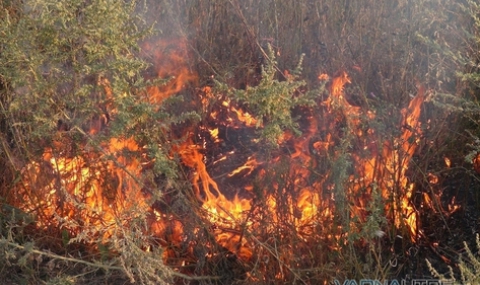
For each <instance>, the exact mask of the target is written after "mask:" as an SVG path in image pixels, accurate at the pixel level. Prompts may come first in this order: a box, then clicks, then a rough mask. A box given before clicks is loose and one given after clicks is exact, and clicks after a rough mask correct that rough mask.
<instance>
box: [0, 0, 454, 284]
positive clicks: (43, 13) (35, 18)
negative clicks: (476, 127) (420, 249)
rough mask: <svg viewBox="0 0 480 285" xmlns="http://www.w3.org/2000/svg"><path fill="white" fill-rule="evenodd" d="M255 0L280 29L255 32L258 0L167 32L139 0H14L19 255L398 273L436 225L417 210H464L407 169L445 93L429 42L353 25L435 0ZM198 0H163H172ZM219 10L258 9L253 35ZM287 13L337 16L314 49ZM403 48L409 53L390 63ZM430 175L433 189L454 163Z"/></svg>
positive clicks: (11, 87)
mask: <svg viewBox="0 0 480 285" xmlns="http://www.w3.org/2000/svg"><path fill="white" fill-rule="evenodd" d="M247 2H248V5H250V6H251V7H257V8H258V9H260V10H259V11H264V12H265V14H264V15H265V16H266V18H265V21H267V22H268V23H269V24H268V25H267V26H261V25H260V24H259V26H256V27H253V28H251V29H250V27H251V26H250V21H254V22H256V21H255V17H256V16H255V14H254V13H252V12H251V11H250V10H248V7H250V6H248V5H247V4H245V5H246V6H245V5H244V6H242V5H240V3H239V2H238V1H212V2H211V3H210V4H211V5H207V4H208V3H207V2H205V1H198V2H197V3H194V4H190V6H188V8H189V9H186V11H188V13H187V12H186V13H185V15H184V14H182V15H184V16H185V17H186V18H188V21H187V22H188V25H191V27H192V29H191V30H192V31H194V32H195V33H198V35H197V36H201V35H202V34H203V33H207V34H206V36H205V37H198V38H193V39H192V38H191V35H189V34H187V33H186V32H185V30H179V31H171V34H170V35H168V36H162V37H158V36H152V33H151V32H152V31H151V29H149V28H148V27H146V26H144V25H143V23H142V18H141V17H142V16H141V15H143V14H138V13H139V10H141V8H142V6H141V5H137V3H135V2H121V1H120V2H118V1H109V0H99V1H90V2H85V1H55V2H49V1H45V0H35V1H30V2H28V3H25V4H21V3H20V2H15V1H14V2H12V3H8V4H4V3H2V4H1V5H3V7H4V8H5V9H3V10H2V12H1V13H3V14H2V16H4V17H3V18H4V20H2V30H0V31H1V32H2V34H3V35H5V38H4V39H3V40H1V42H0V44H1V45H0V52H1V55H0V59H1V61H2V63H3V62H4V63H5V64H3V65H1V67H0V70H1V74H2V77H1V83H2V85H1V86H0V87H1V88H2V89H1V92H2V98H1V99H2V101H1V103H2V105H1V107H2V113H1V115H2V120H3V121H4V122H5V123H2V124H1V125H0V127H1V128H3V129H2V131H3V134H2V137H1V142H2V148H1V151H2V152H1V153H0V155H1V157H2V158H3V159H4V162H2V163H3V165H4V166H5V170H4V174H5V175H4V178H3V180H2V182H3V185H2V189H1V190H2V192H1V193H2V195H1V197H2V200H1V202H2V208H1V216H0V217H2V220H1V221H0V222H1V223H2V226H4V228H5V230H2V231H0V234H1V237H2V239H1V242H0V244H1V246H2V249H3V250H4V251H3V253H2V254H3V257H4V258H5V260H7V262H8V263H9V265H8V266H11V267H12V268H16V269H18V270H19V271H20V270H24V269H25V268H27V269H28V268H31V266H32V265H31V264H36V265H37V266H39V267H42V268H47V269H50V270H55V269H58V270H63V269H64V268H67V267H69V266H70V265H71V264H77V265H81V266H83V268H84V269H83V270H85V271H87V273H83V272H82V274H87V275H89V276H93V274H94V273H96V272H98V271H99V270H107V271H110V273H109V274H110V275H109V274H106V275H104V277H105V278H106V279H105V280H108V281H111V280H113V279H115V278H120V279H127V280H130V281H131V282H140V283H146V284H157V283H167V282H173V280H174V278H179V279H180V280H184V281H189V282H191V283H193V284H196V283H209V284H210V283H215V284H229V283H233V282H242V281H243V282H248V283H258V284H266V283H272V282H273V283H275V282H289V283H295V282H303V283H309V284H310V283H312V284H313V283H319V282H323V283H324V284H325V283H326V282H327V280H329V279H331V278H332V277H336V278H347V277H348V278H351V277H352V276H353V277H354V278H357V277H362V278H363V277H368V278H378V279H382V278H383V279H385V278H389V277H392V276H394V274H395V273H392V272H390V270H391V269H392V268H394V267H395V266H394V265H393V264H394V263H395V262H393V260H397V259H399V258H400V257H399V256H401V257H402V258H403V259H404V260H406V261H407V263H408V259H412V260H413V259H415V258H416V256H415V254H413V253H412V252H413V250H409V249H408V250H407V249H405V248H406V247H410V248H413V247H414V246H416V245H415V244H416V243H418V242H419V240H421V239H423V238H425V233H424V232H423V228H422V219H421V218H422V216H421V213H420V211H419V208H422V209H428V210H429V211H432V212H435V213H436V214H444V213H447V210H448V214H451V213H453V212H455V211H456V210H457V209H458V206H457V205H453V204H449V205H448V206H449V207H450V208H448V209H447V210H445V211H444V210H443V209H442V207H437V206H436V205H435V202H438V200H439V198H438V195H436V193H434V191H433V190H432V191H431V193H426V192H422V190H421V189H418V190H417V188H416V184H415V183H414V181H412V179H409V175H410V174H411V173H412V169H411V165H412V161H414V156H415V154H416V153H418V151H419V149H421V148H422V147H424V145H425V144H426V143H425V140H426V138H427V137H428V136H427V134H426V132H428V131H429V128H430V125H429V124H428V122H429V121H428V120H427V119H428V118H427V119H426V115H422V111H423V110H425V109H427V108H426V107H425V105H423V104H424V103H425V100H426V99H427V98H430V97H431V94H432V90H431V89H428V88H427V87H426V85H425V84H426V83H424V82H423V80H418V79H417V80H416V79H415V74H413V70H414V69H415V68H414V67H412V63H413V61H414V58H413V55H410V54H409V52H410V51H411V49H413V44H411V43H410V42H409V44H406V46H405V47H400V46H399V45H396V44H395V41H392V45H393V46H392V47H391V48H390V49H389V52H387V53H386V54H384V53H381V54H379V56H380V57H381V60H379V61H377V60H375V58H374V54H376V48H375V45H376V44H377V43H378V44H379V45H381V46H382V48H386V47H387V44H385V43H384V42H383V40H382V39H383V38H382V37H383V36H384V35H383V34H382V35H381V36H380V37H381V38H382V39H380V38H377V36H379V35H376V34H371V33H370V32H367V31H365V30H363V29H360V30H359V34H358V35H354V34H353V33H346V32H345V31H346V29H347V28H346V27H349V28H352V27H354V26H356V25H357V24H359V25H360V26H362V25H365V24H371V25H375V26H376V27H377V28H378V27H380V26H381V25H382V23H384V24H385V25H386V26H385V30H386V31H388V34H389V35H392V36H393V37H395V38H396V37H397V36H398V33H401V35H399V36H400V37H405V38H408V37H411V36H412V34H413V30H408V31H406V32H405V31H403V30H401V28H399V27H396V26H394V25H392V24H391V23H389V22H388V21H386V20H385V18H386V16H385V15H383V14H382V13H390V14H392V13H393V12H392V11H394V12H395V11H396V12H398V15H396V14H395V13H393V14H395V17H401V16H402V15H410V14H409V13H407V12H408V11H407V10H411V9H413V8H416V9H418V8H419V6H416V5H414V6H409V5H408V4H407V3H404V2H402V1H391V2H392V3H390V2H388V3H387V4H385V5H386V6H381V7H380V8H381V9H379V10H378V11H377V10H375V12H372V13H373V14H375V15H377V16H378V17H379V18H373V17H372V18H368V19H365V18H364V17H363V18H362V17H360V16H359V15H361V14H362V12H365V11H368V5H370V4H372V3H376V1H373V0H372V1H367V2H368V3H363V4H360V2H359V3H357V4H358V5H350V4H348V3H344V4H345V7H344V9H343V12H341V9H340V6H338V5H337V4H335V3H336V2H331V3H330V2H329V1H326V2H325V3H323V4H318V3H317V1H307V0H305V1H298V2H295V3H294V4H291V5H293V6H288V4H287V3H286V2H285V3H284V2H283V1H273V2H274V4H275V5H274V7H275V9H281V11H290V10H289V8H291V11H293V12H292V13H293V14H288V15H286V16H285V19H284V21H281V20H279V19H278V18H277V14H276V13H271V12H270V11H267V9H265V6H264V5H265V3H263V2H262V1H260V2H262V3H254V2H252V1H247ZM250 2H251V3H250ZM280 2H281V3H280ZM182 3H183V2H182V1H179V2H176V3H173V2H170V1H161V3H160V4H155V6H154V7H163V9H164V11H167V12H168V13H174V10H175V9H177V8H179V7H180V8H181V4H182ZM349 3H350V2H349ZM382 3H383V2H382ZM150 4H151V3H150ZM183 4H185V3H183ZM277 4H278V6H277ZM280 4H281V5H280ZM377 4H378V3H377ZM151 5H154V4H151ZM247 6H248V7H247ZM280 6H281V7H280ZM387 6H388V7H387ZM309 8H312V10H311V11H310V10H309ZM313 8H315V9H313ZM159 9H162V8H159ZM389 9H391V11H390V10H389ZM279 11H280V10H279ZM312 11H316V13H312ZM372 11H373V10H372ZM168 13H167V14H168ZM296 13H298V15H302V16H304V17H297V16H298V15H297V14H296ZM212 15H217V16H218V17H220V16H221V15H223V16H224V17H227V18H223V20H225V19H228V17H231V20H232V22H233V23H237V24H240V25H243V26H244V27H243V28H241V29H240V30H242V31H244V37H240V36H239V35H238V34H237V32H239V28H238V27H236V26H235V27H234V26H232V25H230V24H228V23H224V25H223V24H222V23H221V22H217V21H219V20H218V18H215V17H213V16H212ZM354 15H356V16H358V18H356V17H354ZM210 17H212V18H210ZM328 17H332V18H331V19H330V18H328ZM335 17H338V18H335ZM410 17H413V16H412V15H410ZM310 18H312V19H315V21H316V22H315V21H314V22H312V21H313V20H310ZM327 18H328V19H327ZM335 19H337V20H338V21H339V22H336V20H335ZM210 20H211V21H213V22H215V23H218V24H222V25H218V26H216V25H207V24H206V22H208V21H210ZM257 20H258V19H257ZM287 20H288V21H287ZM181 21H182V19H181V18H180V19H179V20H178V19H177V20H176V25H175V27H182V25H183V24H184V23H182V22H181ZM304 22H305V23H306V24H304ZM340 23H341V24H340ZM362 23H363V24H362ZM399 23H403V24H405V23H404V22H401V21H400V22H399ZM210 24H211V23H210ZM327 24H329V25H330V24H331V27H332V30H326V29H327V26H328V25H327ZM289 25H293V26H295V25H298V27H305V30H302V33H304V34H302V36H305V37H306V36H312V33H313V32H312V31H313V30H315V29H317V30H318V27H322V28H323V29H325V35H322V36H321V38H323V40H322V41H320V42H317V43H316V44H317V45H318V50H317V51H316V52H319V53H320V54H316V53H315V52H314V50H316V49H317V48H315V47H313V46H312V42H308V43H305V47H306V48H305V49H306V50H301V49H300V48H296V47H295V45H293V44H292V45H290V46H288V45H287V43H283V42H280V40H283V38H281V37H280V33H279V30H278V29H280V28H279V27H282V29H285V30H286V31H288V33H289V34H290V35H291V36H292V38H295V36H297V35H294V33H295V31H293V30H289V29H288V27H289ZM357 26H358V25H357ZM209 27H210V28H211V29H210V28H209ZM335 33H338V34H335ZM220 34H222V35H221V36H220ZM270 34H272V35H276V36H275V39H270V38H269V37H266V36H268V35H270ZM147 35H148V36H149V37H148V38H146V37H147ZM232 35H235V36H232ZM215 36H219V39H224V42H225V43H227V42H229V41H228V40H227V39H230V42H231V43H233V44H234V45H238V46H239V55H241V56H239V57H238V58H236V59H235V60H232V61H231V62H225V67H224V68H223V69H220V68H219V64H221V63H222V62H218V61H217V60H218V58H220V59H222V60H226V58H227V56H226V51H225V48H224V47H223V49H222V47H221V44H220V45H218V46H213V47H211V48H212V49H211V50H208V51H207V48H208V46H207V44H211V41H209V39H210V40H211V39H212V37H215ZM229 36H232V37H229ZM316 36H318V35H316ZM361 36H364V37H362V38H361ZM259 37H260V38H259ZM282 37H283V35H282ZM357 37H358V38H357ZM385 37H386V36H385ZM327 41H328V43H326V42H327ZM375 41H377V42H375ZM222 43H223V41H222ZM332 46H335V47H337V48H338V49H340V50H342V51H347V50H348V51H349V53H350V57H349V56H345V53H343V52H341V53H337V55H338V57H335V56H334V52H333V51H332ZM241 48H248V49H247V50H246V51H245V52H244V53H241ZM364 49H365V50H364ZM212 51H216V52H212ZM301 51H303V52H304V55H303V56H301V55H300V54H301ZM332 53H333V54H332ZM403 53H405V54H404V56H405V58H404V59H405V62H402V63H399V62H398V59H394V57H395V56H396V55H397V54H403ZM215 54H216V55H217V56H218V58H214V55H215ZM415 56H418V55H416V54H415ZM304 58H307V59H309V60H310V61H311V62H308V63H307V64H304V63H303V59H304ZM238 59H240V61H243V60H244V61H245V66H240V67H238V66H235V64H234V63H238V62H237V60H238ZM278 59H283V61H282V62H280V63H279V62H278ZM387 59H390V60H391V62H389V61H388V60H387ZM220 61H221V60H220ZM294 61H296V62H299V64H298V65H297V66H296V68H293V70H290V68H288V66H289V65H291V62H294ZM313 61H315V62H320V63H321V66H319V65H318V64H317V63H312V62H313ZM385 62H389V64H391V68H390V69H388V68H386V67H384V66H382V64H383V63H385ZM395 64H399V65H401V66H402V68H398V69H395V68H394V66H395ZM304 65H305V70H307V72H308V74H307V75H302V74H301V71H302V68H303V66H304ZM237 67H238V69H237ZM281 67H282V68H281ZM283 67H285V68H283ZM294 67H295V66H294ZM418 68H419V69H422V67H421V66H420V67H418ZM242 72H244V73H245V74H244V75H243V76H240V74H241V73H242ZM408 72H412V74H411V75H407V73H408ZM312 74H314V75H312ZM303 77H305V78H306V80H305V81H304V80H302V78H303ZM397 95H398V97H399V98H400V99H399V98H397V97H395V96H397ZM386 99H392V100H391V102H393V103H392V104H386V103H385V104H383V103H382V100H386ZM422 116H423V119H424V120H422ZM445 161H447V160H445ZM425 177H428V183H429V185H430V187H431V189H433V188H434V186H431V185H435V184H437V183H438V176H436V175H435V174H433V173H428V176H427V174H426V173H425ZM425 177H424V179H427V178H425ZM418 197H421V198H420V200H419V198H418ZM85 255H88V256H87V257H86V256H85ZM339 261H340V262H342V264H343V265H336V266H334V265H332V264H333V263H335V262H339ZM29 262H30V263H29ZM29 266H30V267H29ZM64 266H65V267H64ZM70 270H72V269H71V268H70ZM398 271H400V269H398ZM70 272H73V273H72V275H74V276H79V274H80V273H79V272H75V270H72V271H70ZM112 272H115V273H116V274H113V273H112ZM119 272H120V273H119ZM396 273H399V272H396ZM368 274H372V275H374V276H367V275H368ZM31 275H32V276H33V277H32V278H40V277H38V276H35V275H34V274H33V273H31ZM112 275H113V276H112ZM79 278H80V277H79ZM83 280H88V279H81V278H80V280H79V281H78V282H81V281H83ZM31 282H34V281H31ZM72 282H73V281H72ZM85 282H87V281H85Z"/></svg>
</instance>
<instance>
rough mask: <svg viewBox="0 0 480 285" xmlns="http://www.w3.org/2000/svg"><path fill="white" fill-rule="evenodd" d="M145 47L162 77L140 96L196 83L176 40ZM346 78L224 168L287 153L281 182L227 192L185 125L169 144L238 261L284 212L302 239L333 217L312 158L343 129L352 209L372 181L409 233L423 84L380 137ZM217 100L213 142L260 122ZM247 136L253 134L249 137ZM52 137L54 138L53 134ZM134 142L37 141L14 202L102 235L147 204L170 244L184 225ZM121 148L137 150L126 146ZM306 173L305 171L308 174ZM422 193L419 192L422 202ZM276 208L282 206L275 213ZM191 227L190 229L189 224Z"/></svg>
mask: <svg viewBox="0 0 480 285" xmlns="http://www.w3.org/2000/svg"><path fill="white" fill-rule="evenodd" d="M145 50H146V52H147V53H148V54H152V55H153V62H154V63H155V67H156V68H157V69H155V76H158V77H161V78H164V77H169V78H170V80H169V81H167V83H166V84H165V85H162V86H157V87H151V88H150V89H149V90H148V92H147V94H144V96H145V98H143V100H146V101H147V102H150V103H151V104H155V105H160V104H161V103H162V102H163V101H164V100H165V99H166V98H168V97H170V96H174V95H175V94H177V93H179V92H182V91H183V90H184V88H185V86H186V85H188V84H193V85H195V84H196V82H197V79H196V74H195V73H194V72H192V71H191V70H190V69H189V67H188V64H187V61H188V53H187V52H186V50H187V48H186V41H185V40H180V41H173V40H172V41H162V42H158V43H156V44H146V45H145ZM319 79H320V80H330V77H329V76H328V75H326V74H322V75H321V76H319ZM350 82H351V81H350V78H349V77H348V74H347V73H346V72H344V71H342V72H339V73H338V74H337V75H335V76H333V77H332V79H331V82H330V87H329V93H330V96H329V97H328V99H327V100H325V101H324V102H319V106H318V107H319V108H323V110H324V111H325V114H323V116H317V115H310V116H309V117H308V120H307V121H308V126H306V127H305V129H306V131H305V132H304V134H303V135H302V136H300V137H298V138H297V137H294V136H293V135H291V134H289V133H285V134H284V136H283V138H282V140H281V141H280V143H281V144H282V145H283V147H284V149H286V150H288V151H284V152H283V153H278V154H276V155H275V156H273V157H271V158H269V160H268V161H267V160H266V159H265V158H264V157H262V156H261V154H259V153H252V154H249V155H246V160H245V161H244V162H243V163H242V164H241V165H237V166H236V167H234V168H233V170H230V171H227V173H226V174H225V175H224V177H225V179H232V180H233V179H248V178H251V177H252V176H253V175H256V176H257V177H260V178H265V176H266V173H267V171H268V166H272V165H274V166H275V165H281V162H282V161H288V168H287V169H286V170H285V171H284V173H278V175H283V176H282V177H286V178H290V180H288V179H285V181H288V183H287V182H285V183H284V184H282V183H281V182H280V181H272V182H270V183H269V185H263V186H262V187H265V188H264V189H258V188H259V186H258V185H254V183H253V179H251V180H252V181H246V182H243V184H242V186H238V187H235V191H236V192H235V193H234V195H233V196H232V197H229V195H227V194H226V193H225V191H224V190H223V189H222V185H225V183H224V182H219V181H217V180H216V178H214V177H215V175H212V170H211V169H209V166H208V164H207V161H208V159H209V157H207V156H206V153H208V149H206V145H205V144H202V143H196V142H195V134H194V132H191V134H190V135H185V137H186V139H185V140H184V141H183V143H181V144H179V145H176V146H174V147H173V153H176V154H178V155H179V157H180V159H181V162H182V164H183V165H184V167H186V168H187V169H189V170H190V171H191V173H190V182H191V185H192V188H193V192H194V193H195V197H196V199H197V200H198V201H199V203H200V205H201V208H202V209H203V211H204V213H205V215H204V218H205V219H208V221H209V223H210V224H212V225H214V227H213V228H212V229H211V232H212V234H213V235H214V237H215V240H216V242H217V243H218V244H219V245H221V246H223V247H225V248H226V249H228V250H229V251H230V252H233V253H235V254H236V255H237V256H238V257H239V258H240V259H242V260H243V261H249V260H251V259H252V258H253V257H254V256H255V255H256V254H257V255H260V253H258V252H257V253H255V247H256V246H257V245H258V244H259V243H260V241H259V240H258V237H256V236H255V234H254V233H256V232H258V231H267V232H268V231H273V230H277V229H275V227H277V225H278V224H282V223H287V222H288V223H291V226H292V230H293V231H294V232H295V233H297V234H298V236H299V238H300V239H302V240H304V241H307V240H310V239H311V234H312V233H313V232H314V229H315V228H316V227H328V225H331V224H333V221H334V219H335V217H334V212H335V210H336V209H335V207H336V206H335V199H339V196H338V195H339V193H336V192H334V191H333V189H334V188H335V185H334V178H333V176H334V175H335V174H334V173H332V171H331V170H330V169H323V168H324V166H323V165H321V161H322V159H323V158H325V159H326V158H327V157H328V158H329V159H330V160H332V161H335V160H337V159H340V155H341V153H339V152H338V151H336V150H335V146H338V144H339V141H341V140H342V136H353V137H354V138H355V141H356V142H358V145H357V146H355V147H357V148H358V149H359V151H358V152H352V153H351V163H352V165H353V168H354V170H353V171H352V172H351V173H349V174H348V175H350V177H349V179H347V184H346V185H345V187H346V189H345V195H347V196H351V197H358V199H355V201H356V202H355V205H352V217H354V216H355V217H356V218H358V219H360V221H365V220H366V219H367V216H368V212H369V209H368V204H369V203H370V202H371V201H372V200H373V196H374V192H375V191H380V193H381V197H382V198H383V199H384V201H391V202H389V203H385V212H386V213H388V215H390V216H389V217H390V218H391V219H392V220H393V221H394V224H395V226H397V227H399V228H400V227H402V225H405V226H407V227H408V230H409V232H410V234H411V238H412V240H415V238H416V236H417V234H418V230H419V229H418V226H417V219H418V217H417V212H416V210H415V208H414V207H413V206H412V204H411V197H412V194H413V190H414V185H413V184H412V183H410V182H409V181H408V178H407V176H406V172H407V170H408V165H409V162H410V160H411V159H412V156H413V155H414V153H415V150H416V147H417V145H418V139H419V137H420V134H421V131H420V121H419V117H420V111H421V105H422V103H423V101H424V96H425V90H424V89H423V88H422V87H419V90H418V94H417V96H416V97H415V98H413V100H411V102H410V104H409V106H408V107H407V108H405V109H403V110H402V112H401V116H402V119H401V121H400V122H399V126H401V132H400V135H399V136H398V137H397V138H394V139H392V140H386V139H385V138H383V137H382V134H379V133H377V130H375V129H374V128H371V127H364V126H362V122H364V121H365V120H373V119H375V117H376V115H375V113H374V112H371V111H369V110H362V108H360V107H358V106H353V105H352V104H350V103H349V102H348V101H347V100H346V98H345V92H344V87H345V85H346V84H348V83H350ZM103 85H104V87H105V88H106V90H107V92H106V93H107V95H108V94H110V95H108V96H109V98H112V95H111V92H112V91H111V89H110V88H109V83H108V82H107V81H105V82H103ZM199 93H201V94H202V95H199V96H200V97H201V100H200V102H201V103H202V104H203V105H205V106H206V105H207V101H208V99H209V98H212V97H215V96H216V95H215V94H213V91H212V90H211V89H210V88H209V87H204V88H203V89H202V91H201V92H199ZM113 106H114V105H113V104H111V105H109V106H108V107H107V108H106V109H107V110H108V111H109V112H111V113H114V112H115V109H114V107H113ZM220 106H221V108H224V111H225V110H226V112H227V113H228V114H229V119H228V120H227V122H226V123H225V122H221V124H220V123H219V124H218V125H217V126H213V127H212V128H211V129H208V132H206V133H208V134H209V135H210V137H211V138H212V144H213V145H215V146H221V145H222V144H225V140H224V138H223V137H221V131H220V130H219V128H220V125H222V124H224V125H225V124H226V125H227V127H230V128H232V129H242V128H252V129H253V128H257V127H261V126H259V125H258V121H257V120H256V118H255V117H254V116H253V115H251V114H249V113H248V112H246V111H245V110H242V108H240V107H238V106H235V104H233V103H232V102H230V101H228V100H225V101H223V102H222V103H221V104H220ZM220 111H221V110H212V111H211V112H210V114H209V118H210V119H211V120H213V121H219V120H220V119H219V112H220ZM341 126H344V127H345V126H346V128H345V129H347V130H350V131H351V133H349V134H339V132H340V131H339V130H342V128H343V127H341ZM99 129H100V127H96V128H95V130H94V131H91V132H90V133H89V135H96V134H97V133H99ZM319 134H322V135H319ZM251 143H257V141H255V140H252V141H251ZM287 145H288V146H287ZM58 147H59V148H61V147H64V146H63V145H61V143H59V146H58ZM89 147H91V146H89ZM142 147H143V146H141V145H139V144H138V142H137V141H135V140H134V139H133V138H114V139H111V140H110V141H107V142H104V143H103V144H102V145H100V146H98V149H95V151H90V150H89V149H88V148H87V146H84V149H82V150H81V151H80V152H79V154H77V155H73V156H67V155H64V154H61V153H58V152H57V151H56V150H55V149H51V148H49V149H45V151H44V155H43V159H42V160H41V161H34V162H31V163H29V164H28V165H26V166H25V167H24V169H23V172H22V175H23V177H24V181H23V184H22V186H21V193H22V199H23V201H18V203H17V204H18V205H21V207H22V209H23V210H25V211H28V212H35V213H36V214H37V215H38V222H37V225H38V226H39V227H40V228H46V227H49V226H52V225H53V226H62V227H68V226H70V227H69V230H70V231H71V232H72V233H73V234H74V233H75V232H77V231H79V229H80V228H81V227H84V226H87V227H93V228H95V229H96V230H97V231H100V232H103V233H104V238H105V239H107V238H108V237H109V236H111V235H113V234H115V228H116V227H123V226H126V225H127V224H128V221H129V220H130V219H132V215H133V216H134V213H135V212H136V210H137V209H142V211H143V212H145V211H146V212H150V213H152V217H153V218H151V220H150V222H149V227H150V231H151V232H152V233H154V234H155V235H158V236H162V235H166V234H167V232H168V231H170V232H169V234H170V235H171V236H172V237H171V238H169V240H172V241H174V243H176V244H180V243H181V242H182V240H183V238H182V237H183V236H184V235H186V234H187V233H186V230H185V229H183V227H182V223H181V222H180V221H176V220H175V219H174V218H172V217H170V216H167V215H166V214H164V213H161V212H160V211H159V210H158V209H154V207H153V206H152V203H151V201H150V198H151V197H149V195H148V194H145V192H144V191H142V189H143V186H144V182H143V181H141V180H140V179H141V177H142V174H143V171H144V168H145V163H144V161H142V160H141V159H139V158H135V157H145V154H144V153H143V148H142ZM126 153H136V154H137V155H136V156H132V155H129V156H127V155H126ZM173 153H172V157H173ZM142 155H143V156H142ZM235 155H236V153H235V151H230V152H228V153H227V152H225V153H222V156H221V157H220V158H218V157H217V158H216V160H215V162H214V163H212V164H211V165H213V166H215V167H219V168H221V166H218V165H225V164H226V163H228V162H230V160H231V158H232V157H235ZM321 171H324V172H321ZM319 172H321V173H319ZM312 177H315V179H313V180H312ZM112 181H114V183H112ZM222 181H223V180H222ZM432 181H434V179H433V178H432ZM432 183H433V182H432ZM254 189H255V191H254ZM275 192H276V193H285V195H284V197H279V195H274V194H273V193H275ZM255 193H261V195H263V200H261V199H259V198H258V197H256V196H255V195H258V194H255ZM230 196H231V195H230ZM427 198H428V197H426V198H425V200H426V201H427V203H430V202H428V201H430V199H428V200H427ZM282 199H283V200H282ZM259 201H261V202H259ZM261 203H263V204H261ZM79 205H82V206H81V207H79ZM282 211H283V212H285V213H288V215H285V216H281V215H280V214H278V213H279V212H282ZM266 215H269V219H270V220H271V221H272V224H269V225H260V224H258V222H257V220H256V218H255V217H264V216H266ZM52 217H53V218H52ZM285 217H288V218H285ZM283 218H284V219H287V220H286V221H285V220H282V219H283ZM80 221H81V222H80ZM67 222H68V223H67ZM72 225H75V226H72ZM262 227H263V228H262ZM260 228H262V229H261V230H260ZM104 229H108V230H104ZM168 229H170V230H168ZM192 231H193V233H198V231H199V229H193V230H192ZM325 238H327V237H325ZM328 238H330V236H329V237H328ZM165 240H166V239H165ZM262 248H265V247H262ZM166 255H167V256H168V253H167V254H166Z"/></svg>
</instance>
